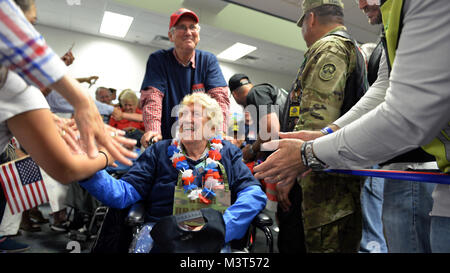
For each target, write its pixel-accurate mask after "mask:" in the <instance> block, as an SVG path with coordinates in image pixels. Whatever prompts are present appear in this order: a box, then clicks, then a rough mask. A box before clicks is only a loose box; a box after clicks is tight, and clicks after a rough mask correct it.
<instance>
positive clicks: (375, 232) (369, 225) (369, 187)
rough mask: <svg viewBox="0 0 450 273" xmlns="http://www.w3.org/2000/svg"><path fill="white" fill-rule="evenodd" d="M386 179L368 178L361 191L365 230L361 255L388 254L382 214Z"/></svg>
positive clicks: (363, 231)
mask: <svg viewBox="0 0 450 273" xmlns="http://www.w3.org/2000/svg"><path fill="white" fill-rule="evenodd" d="M383 189H384V179H382V178H377V177H368V178H367V179H366V181H364V186H363V188H362V190H361V209H362V216H363V230H362V238H361V244H360V250H359V252H361V253H367V252H371V253H386V252H387V247H386V241H385V239H384V234H383V222H382V220H381V213H382V208H383Z"/></svg>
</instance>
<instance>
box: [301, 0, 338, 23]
mask: <svg viewBox="0 0 450 273" xmlns="http://www.w3.org/2000/svg"><path fill="white" fill-rule="evenodd" d="M322 5H336V6H338V7H341V8H344V3H342V0H303V4H302V11H303V14H302V16H301V17H300V19H298V21H297V26H299V27H302V24H303V18H305V14H306V13H307V12H308V11H309V10H311V9H313V8H317V7H320V6H322Z"/></svg>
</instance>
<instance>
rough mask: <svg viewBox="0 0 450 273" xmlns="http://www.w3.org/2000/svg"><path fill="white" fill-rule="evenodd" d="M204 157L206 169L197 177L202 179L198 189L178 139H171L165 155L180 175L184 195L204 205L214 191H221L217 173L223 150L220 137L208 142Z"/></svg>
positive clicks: (219, 175) (207, 202) (222, 186)
mask: <svg viewBox="0 0 450 273" xmlns="http://www.w3.org/2000/svg"><path fill="white" fill-rule="evenodd" d="M207 147H208V148H209V150H208V149H207V150H206V153H205V155H204V156H203V157H202V158H205V157H207V158H206V167H205V168H204V169H203V172H202V173H200V174H199V175H201V176H203V177H202V185H201V188H199V187H198V186H197V185H196V184H194V180H195V176H194V172H193V170H192V169H190V168H189V165H188V163H187V159H186V155H185V154H184V152H183V149H182V147H181V141H180V140H179V139H173V140H172V143H171V145H170V146H169V147H168V149H167V155H168V156H169V158H170V160H171V161H172V166H173V167H174V168H175V169H177V170H178V171H179V172H180V174H181V179H182V181H183V188H184V192H185V194H188V198H189V199H190V200H196V199H197V198H199V199H200V201H201V202H203V203H205V204H210V203H211V200H212V199H213V198H214V197H215V195H216V194H215V193H214V190H215V189H223V188H224V184H223V178H222V175H221V174H220V171H219V160H220V159H221V158H222V155H221V154H220V151H221V150H222V148H223V144H222V137H221V136H217V137H214V138H212V139H211V140H209V141H208V145H207Z"/></svg>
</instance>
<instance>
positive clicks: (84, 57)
mask: <svg viewBox="0 0 450 273" xmlns="http://www.w3.org/2000/svg"><path fill="white" fill-rule="evenodd" d="M36 28H37V30H38V31H39V32H40V33H41V34H42V36H44V38H45V40H46V41H47V43H48V44H49V45H50V47H51V48H52V49H53V50H54V51H55V53H56V54H58V55H60V56H62V55H64V53H66V52H67V50H68V49H69V48H70V47H71V46H72V44H73V43H75V45H74V47H73V49H72V52H73V54H74V56H75V61H74V62H73V64H72V65H71V66H70V67H69V74H70V75H71V76H73V77H75V78H80V77H88V76H94V75H95V76H99V79H98V80H97V82H96V84H95V85H93V86H92V87H91V88H89V93H90V94H91V95H92V96H93V97H94V93H95V90H96V89H97V87H99V86H105V87H111V88H115V89H117V95H118V94H120V92H121V91H122V90H123V89H127V88H131V89H132V90H135V91H136V92H137V95H138V96H139V90H140V87H141V83H142V80H143V78H144V73H145V67H146V63H147V58H148V56H149V55H150V53H152V52H153V51H156V50H158V48H153V47H147V46H142V45H139V44H132V43H128V42H124V41H119V40H115V39H108V38H104V37H100V36H93V35H88V34H83V33H80V32H73V31H68V30H63V29H58V28H53V27H47V26H43V25H37V26H36ZM220 66H221V69H222V72H223V75H224V77H225V80H226V81H227V82H228V79H229V78H230V77H231V76H232V75H233V74H235V73H245V74H246V75H248V76H249V78H250V79H251V81H252V82H253V83H262V82H270V83H273V84H275V85H278V86H280V87H283V88H285V89H286V90H289V88H290V86H291V83H292V81H293V79H294V77H295V73H296V71H293V73H292V75H286V74H280V73H273V72H269V71H264V70H258V69H253V68H250V67H247V66H241V65H235V64H231V63H225V62H220ZM83 86H84V87H86V88H88V85H87V84H83ZM230 101H231V102H232V105H231V111H240V107H239V106H238V105H237V104H236V103H235V101H234V99H233V98H230Z"/></svg>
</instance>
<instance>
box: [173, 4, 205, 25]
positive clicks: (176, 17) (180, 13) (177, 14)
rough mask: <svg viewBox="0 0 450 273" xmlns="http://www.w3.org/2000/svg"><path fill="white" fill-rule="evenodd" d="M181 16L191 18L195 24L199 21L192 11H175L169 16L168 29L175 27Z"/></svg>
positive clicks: (182, 9) (183, 9)
mask: <svg viewBox="0 0 450 273" xmlns="http://www.w3.org/2000/svg"><path fill="white" fill-rule="evenodd" d="M183 15H189V16H191V17H192V19H194V20H195V23H198V21H199V20H198V16H197V14H195V13H194V12H193V11H192V10H188V9H185V8H181V9H179V10H177V11H175V12H174V13H172V15H171V16H170V24H169V29H171V28H172V27H173V26H174V25H176V24H177V22H178V20H180V18H181V16H183Z"/></svg>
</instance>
